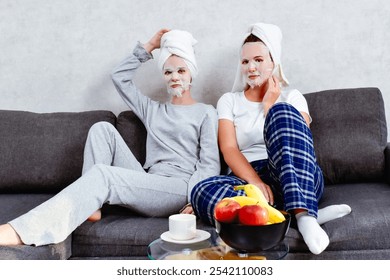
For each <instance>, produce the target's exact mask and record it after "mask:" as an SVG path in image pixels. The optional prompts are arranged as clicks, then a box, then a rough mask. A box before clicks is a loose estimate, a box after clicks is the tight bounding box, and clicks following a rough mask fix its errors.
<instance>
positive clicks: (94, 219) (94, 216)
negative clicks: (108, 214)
mask: <svg viewBox="0 0 390 280" xmlns="http://www.w3.org/2000/svg"><path fill="white" fill-rule="evenodd" d="M101 218H102V210H100V209H99V210H96V211H95V212H94V213H93V214H92V215H91V216H89V218H88V221H90V222H97V221H100V219H101Z"/></svg>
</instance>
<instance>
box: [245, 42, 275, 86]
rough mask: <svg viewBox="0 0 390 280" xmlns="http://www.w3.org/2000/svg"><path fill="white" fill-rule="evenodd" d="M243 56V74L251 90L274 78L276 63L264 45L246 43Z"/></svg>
mask: <svg viewBox="0 0 390 280" xmlns="http://www.w3.org/2000/svg"><path fill="white" fill-rule="evenodd" d="M241 56H242V58H241V73H242V75H243V79H244V81H245V82H246V83H247V84H248V85H249V86H250V87H251V88H254V87H256V86H260V85H262V84H263V83H264V82H266V81H267V80H268V79H269V78H270V77H271V76H272V72H273V70H274V69H273V66H274V63H273V62H272V60H271V56H270V54H269V50H268V48H267V47H266V46H265V45H264V44H263V43H261V42H255V43H246V44H245V45H244V46H243V47H242V55H241Z"/></svg>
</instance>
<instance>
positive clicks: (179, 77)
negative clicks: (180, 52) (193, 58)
mask: <svg viewBox="0 0 390 280" xmlns="http://www.w3.org/2000/svg"><path fill="white" fill-rule="evenodd" d="M163 74H164V80H165V82H166V84H167V91H168V93H169V94H170V95H172V96H177V97H182V96H183V93H184V92H185V91H186V90H189V89H190V86H191V74H190V70H189V69H188V67H187V66H186V64H185V62H184V60H183V59H181V58H180V57H177V56H171V57H169V58H168V59H167V61H166V63H165V64H164V69H163Z"/></svg>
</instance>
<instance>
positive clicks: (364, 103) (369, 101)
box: [305, 88, 387, 184]
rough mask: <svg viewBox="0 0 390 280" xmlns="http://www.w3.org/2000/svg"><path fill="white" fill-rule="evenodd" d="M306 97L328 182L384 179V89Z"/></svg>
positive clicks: (351, 90) (317, 153) (316, 144)
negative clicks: (382, 91) (381, 90)
mask: <svg viewBox="0 0 390 280" xmlns="http://www.w3.org/2000/svg"><path fill="white" fill-rule="evenodd" d="M305 97H306V99H307V102H308V105H309V110H310V114H311V116H312V118H313V122H312V124H311V129H312V132H313V138H314V146H315V150H316V156H317V160H318V163H319V165H320V166H321V168H322V170H323V173H324V178H325V182H326V183H327V184H338V183H347V182H361V181H378V180H383V179H384V167H385V156H384V150H385V147H386V142H387V127H386V115H385V109H384V102H383V98H382V94H381V92H380V90H379V89H377V88H357V89H340V90H327V91H321V92H315V93H308V94H305Z"/></svg>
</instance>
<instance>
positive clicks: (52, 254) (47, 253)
mask: <svg viewBox="0 0 390 280" xmlns="http://www.w3.org/2000/svg"><path fill="white" fill-rule="evenodd" d="M71 246H72V237H71V236H69V237H68V238H67V239H65V241H63V242H61V243H58V244H53V245H46V246H40V247H33V246H26V245H24V246H10V247H5V246H0V260H67V259H69V258H70V257H71V255H72V253H71Z"/></svg>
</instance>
